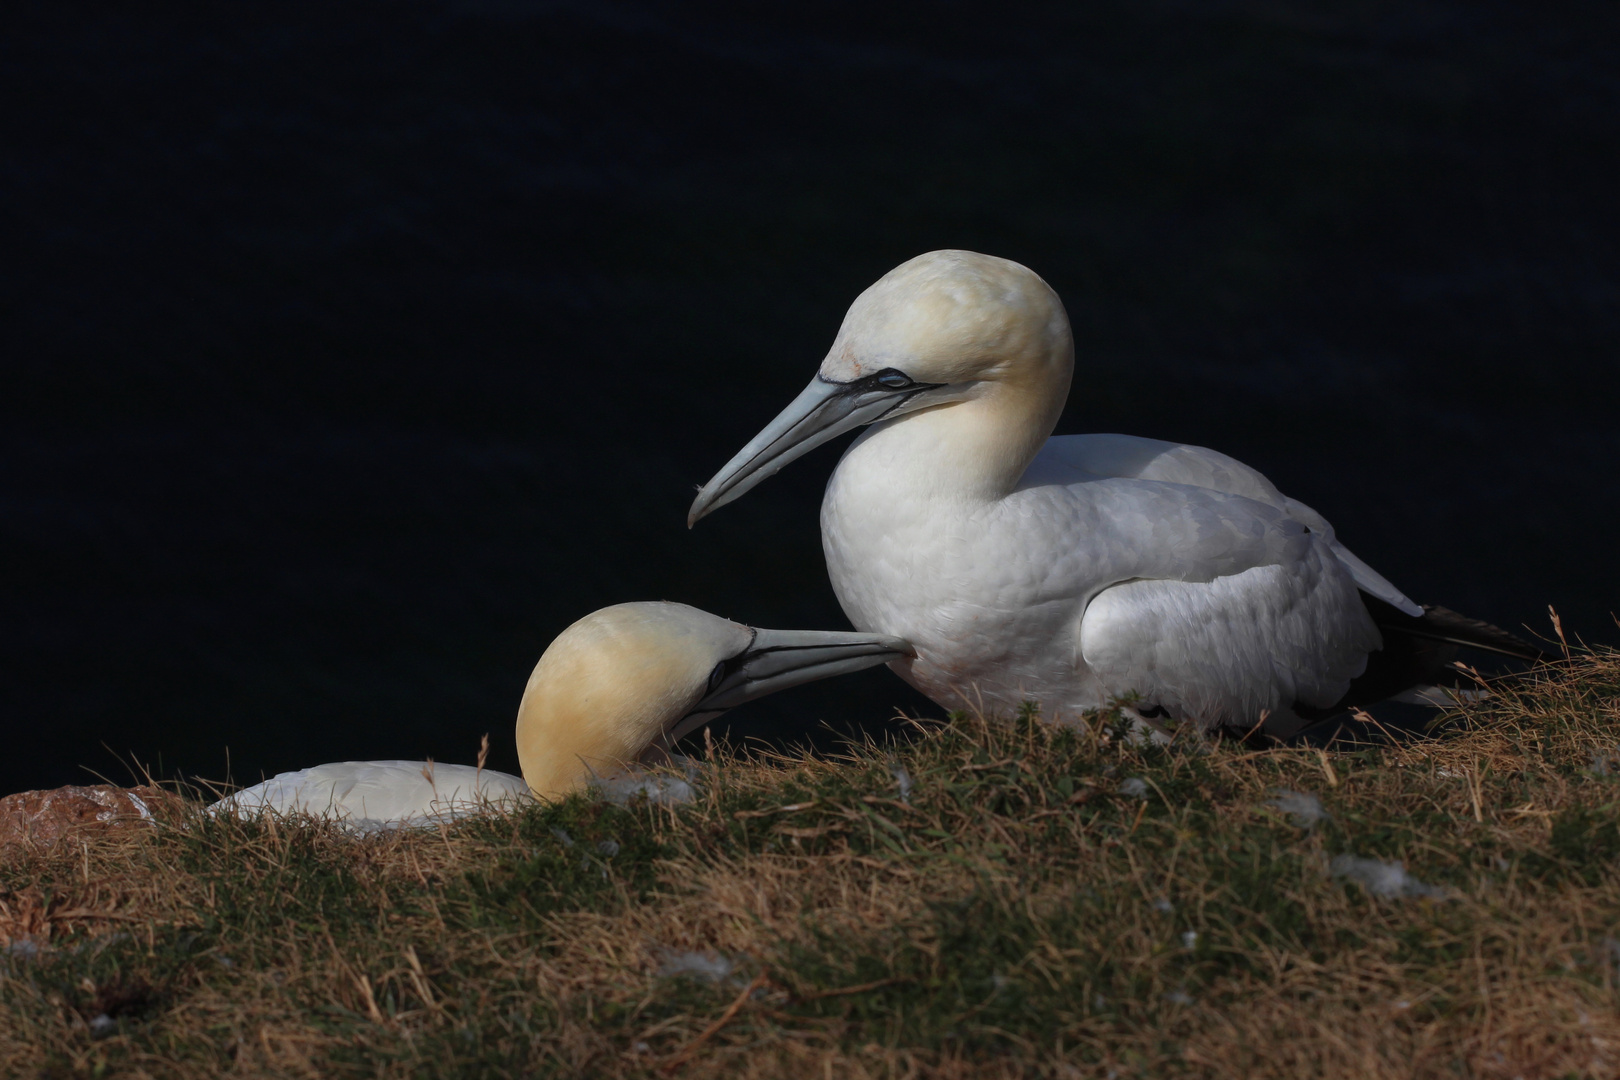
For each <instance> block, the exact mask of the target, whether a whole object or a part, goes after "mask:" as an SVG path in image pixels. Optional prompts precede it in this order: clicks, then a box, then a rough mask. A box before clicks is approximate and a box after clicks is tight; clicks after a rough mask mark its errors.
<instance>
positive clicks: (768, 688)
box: [667, 630, 916, 745]
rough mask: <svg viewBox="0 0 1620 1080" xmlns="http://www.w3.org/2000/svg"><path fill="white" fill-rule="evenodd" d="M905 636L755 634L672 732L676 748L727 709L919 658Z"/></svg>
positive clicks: (671, 740)
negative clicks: (813, 683) (768, 695)
mask: <svg viewBox="0 0 1620 1080" xmlns="http://www.w3.org/2000/svg"><path fill="white" fill-rule="evenodd" d="M914 655H916V654H915V652H914V651H913V649H912V647H911V645H910V643H909V642H907V641H906V640H905V639H904V638H897V637H886V636H884V635H882V634H858V633H856V632H854V631H853V630H851V631H849V632H847V633H846V632H844V631H840V630H755V631H754V641H753V644H751V645H750V646H749V647H748V648H747V649H744V650H743V651H742V652H740V653H738V654H737V655H736V656H734V657H732V658H731V659H730V660H728V661H726V663H725V665H724V669H723V670H724V675H723V676H722V677H721V679H720V681H719V682H718V683H717V684H716V685H715V686H714V687H713V689H711V690H710V691H709V692H708V694H706V695H704V697H703V699H702V700H701V701H699V702H698V703H697V704H696V705H694V706H692V711H691V712H689V713H687V714H686V716H685V718H683V719H682V720H681V722H680V723H679V724H676V725H675V727H674V728H673V729H671V731H670V733H669V735H668V737H667V738H668V743H669V744H670V745H674V743H675V742H677V741H678V740H680V739H681V738H682V737H683V736H685V735H687V734H688V733H690V732H692V731H695V730H697V729H698V728H699V727H702V726H703V725H704V724H706V723H708V722H709V721H710V720H713V719H714V718H715V717H716V716H719V715H720V714H721V713H723V712H725V711H726V710H727V709H733V708H736V707H737V706H738V705H741V704H742V703H743V702H745V701H753V700H754V699H755V698H762V697H764V696H765V695H766V694H774V693H776V692H777V691H778V690H786V689H787V688H788V687H790V686H798V685H800V684H802V683H807V682H815V681H816V680H817V679H827V678H831V677H832V676H834V675H847V674H849V673H850V672H852V671H861V670H864V669H865V668H869V667H876V666H877V665H879V664H886V663H888V662H889V661H890V660H898V659H899V658H901V657H903V656H914Z"/></svg>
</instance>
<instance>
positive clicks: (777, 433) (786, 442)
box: [686, 375, 933, 529]
mask: <svg viewBox="0 0 1620 1080" xmlns="http://www.w3.org/2000/svg"><path fill="white" fill-rule="evenodd" d="M932 388H933V387H932V386H931V385H928V384H920V383H914V384H912V385H911V386H908V387H906V388H904V389H899V390H891V389H889V388H887V387H883V386H878V385H876V384H874V383H873V382H872V381H871V380H869V379H860V380H857V381H856V382H849V383H839V382H832V381H830V380H828V379H824V378H822V377H821V376H820V375H817V376H816V377H815V378H814V379H812V380H811V381H810V385H809V386H807V387H805V388H804V391H803V392H802V393H801V394H799V396H798V397H796V398H794V399H793V402H792V404H790V405H789V406H788V407H787V408H785V409H783V410H782V411H781V413H779V414H778V415H777V417H776V419H775V420H772V421H771V422H770V423H769V424H767V425H765V430H764V431H761V432H760V433H759V434H758V435H755V436H754V437H753V439H751V440H749V443H748V445H747V446H745V447H743V448H742V449H741V450H739V451H737V455H736V456H735V457H733V458H732V459H731V460H730V461H728V462H726V465H725V468H723V469H721V470H720V471H719V472H717V473H715V474H714V478H713V479H711V480H710V481H709V482H708V483H707V484H704V485H703V490H701V491H699V492H698V495H697V499H696V500H694V501H693V503H692V509H691V511H690V512H689V513H688V514H687V515H686V527H687V528H688V529H690V528H691V527H692V526H693V525H696V524H697V522H698V519H699V518H701V517H703V516H704V515H705V514H707V513H709V512H710V511H711V510H718V509H719V508H720V507H722V506H724V505H726V503H728V502H731V501H732V500H733V499H738V498H741V497H742V496H743V495H744V494H745V493H746V492H748V491H750V490H752V488H753V487H754V485H756V484H758V483H760V482H761V481H764V480H767V479H769V478H770V477H772V476H775V475H776V473H777V472H778V471H779V470H780V469H781V468H782V466H784V465H786V464H787V463H788V462H790V461H793V460H795V459H796V458H799V457H802V456H803V455H805V454H808V453H809V452H810V451H812V450H814V449H815V448H816V447H818V446H820V445H821V444H822V443H824V442H826V441H827V440H829V439H836V438H837V437H838V436H840V435H842V434H843V433H844V432H846V431H853V430H855V429H856V428H858V427H860V426H861V425H862V424H870V423H872V422H873V421H874V420H881V419H883V417H884V416H886V415H888V414H889V413H890V412H893V411H894V410H895V409H897V408H899V407H900V406H901V405H903V404H905V402H906V401H908V400H910V399H911V398H912V397H914V396H915V395H917V394H918V393H921V392H922V391H923V390H927V389H932Z"/></svg>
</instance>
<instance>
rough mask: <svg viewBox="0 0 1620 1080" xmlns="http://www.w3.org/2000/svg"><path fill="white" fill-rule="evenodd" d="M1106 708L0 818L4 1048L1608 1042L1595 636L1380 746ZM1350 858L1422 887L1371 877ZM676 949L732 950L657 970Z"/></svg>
mask: <svg viewBox="0 0 1620 1080" xmlns="http://www.w3.org/2000/svg"><path fill="white" fill-rule="evenodd" d="M1106 719H1107V718H1103V720H1101V721H1099V722H1097V723H1094V724H1093V725H1092V726H1090V727H1084V728H1057V727H1052V726H1048V725H1045V724H1043V723H1041V722H1039V720H1038V719H1037V718H1035V717H1033V716H1031V715H1028V714H1027V713H1026V714H1025V715H1021V716H1018V717H1014V718H1010V719H1003V720H992V721H986V720H983V719H979V718H974V717H958V718H956V719H955V720H954V722H953V723H952V724H950V725H947V726H942V727H938V728H936V729H931V730H929V731H927V732H926V733H925V734H923V735H921V736H920V737H919V738H918V739H917V740H916V741H915V742H913V743H912V744H911V745H909V746H904V747H894V748H878V747H865V748H858V749H856V750H854V751H853V752H852V753H851V755H850V756H849V757H848V758H847V759H842V760H833V761H828V760H813V759H802V760H801V759H791V760H790V759H780V760H773V761H766V762H743V761H738V760H732V759H725V758H722V759H717V760H714V761H711V762H708V763H705V764H704V765H703V766H702V767H701V774H700V777H699V779H700V782H701V785H702V794H701V797H700V799H699V801H698V802H696V803H695V804H692V805H689V806H685V807H681V808H677V809H673V810H672V809H670V808H667V807H659V806H651V805H647V804H646V803H639V804H635V805H632V806H630V807H617V806H613V805H610V804H606V803H603V802H600V801H594V800H591V799H587V798H576V799H571V800H569V801H567V802H565V803H562V804H559V805H550V806H540V807H534V808H531V809H528V810H525V811H523V812H521V813H518V814H514V815H512V816H508V817H494V818H489V819H484V820H476V821H470V822H464V823H461V824H458V825H455V826H452V827H448V828H444V829H439V830H434V831H427V832H412V833H399V834H388V835H382V836H374V837H371V838H367V839H360V840H357V839H354V838H352V837H349V836H347V835H345V834H344V833H342V832H340V831H339V830H337V829H335V828H332V827H330V826H326V825H321V824H314V823H302V824H300V823H289V822H276V821H270V820H265V821H259V822H237V821H213V820H210V819H208V818H206V817H204V816H201V815H199V814H197V813H195V812H194V811H192V812H189V813H187V814H186V815H185V816H184V817H183V818H182V819H178V820H174V821H171V822H170V823H169V824H167V825H166V826H165V827H162V828H160V829H157V830H148V831H144V832H138V833H134V834H123V835H113V834H108V835H99V836H87V837H85V838H84V840H83V842H80V841H79V840H75V841H73V842H71V843H65V844H61V845H58V846H57V847H56V848H54V849H52V850H49V851H17V850H15V849H14V850H13V851H12V852H11V853H10V854H9V856H8V858H7V860H6V863H5V866H4V868H3V869H0V938H3V939H4V940H6V941H8V942H11V943H12V947H11V954H12V955H11V956H10V958H9V959H0V1072H3V1073H4V1074H5V1075H8V1076H11V1075H15V1076H46V1077H68V1076H153V1077H159V1076H161V1077H191V1076H198V1077H202V1076H217V1075H233V1074H234V1075H245V1076H289V1077H295V1076H322V1077H325V1076H350V1075H352V1076H407V1075H409V1076H430V1077H431V1076H491V1077H505V1076H513V1077H516V1076H579V1075H590V1076H648V1077H652V1076H663V1075H675V1074H679V1075H686V1076H885V1077H887V1076H894V1077H901V1076H914V1075H924V1076H998V1077H999V1076H1043V1077H1091V1076H1096V1077H1106V1076H1110V1075H1112V1076H1117V1077H1129V1076H1142V1077H1146V1076H1243V1077H1279V1078H1281V1077H1288V1078H1293V1077H1307V1076H1321V1077H1363V1076H1365V1077H1386V1076H1387V1077H1407V1076H1422V1077H1428V1076H1435V1077H1442V1076H1443V1077H1458V1076H1464V1077H1502V1078H1508V1077H1516V1076H1522V1077H1525V1078H1527V1080H1529V1078H1533V1077H1563V1076H1613V1075H1615V1074H1616V1073H1617V1072H1620V1012H1617V1005H1620V997H1617V985H1620V874H1617V865H1616V859H1617V857H1620V768H1617V767H1613V766H1611V765H1610V764H1609V763H1608V761H1607V759H1606V757H1605V756H1604V755H1606V754H1609V753H1611V752H1614V751H1615V750H1616V747H1617V745H1620V740H1617V738H1616V732H1617V721H1620V659H1617V657H1616V656H1615V655H1613V654H1609V653H1601V654H1584V655H1577V656H1576V657H1575V658H1574V659H1573V660H1572V661H1571V662H1569V663H1568V664H1566V665H1561V666H1559V667H1557V668H1548V669H1544V670H1542V671H1539V672H1537V673H1535V674H1534V675H1533V676H1532V677H1531V678H1530V679H1529V680H1528V681H1527V682H1525V683H1524V684H1522V685H1521V686H1519V687H1518V688H1516V689H1506V690H1503V691H1501V692H1499V693H1498V694H1497V695H1496V696H1495V697H1494V698H1493V699H1492V700H1490V701H1489V702H1487V703H1484V704H1480V705H1475V706H1470V707H1469V708H1468V710H1467V711H1466V713H1465V714H1459V715H1457V716H1455V717H1453V718H1451V720H1450V722H1449V724H1448V730H1447V731H1446V732H1445V733H1444V734H1443V735H1441V736H1438V737H1436V738H1433V739H1420V740H1414V741H1410V742H1408V743H1406V744H1404V745H1382V746H1359V747H1356V746H1351V747H1339V748H1336V749H1334V750H1330V751H1327V752H1319V751H1316V750H1311V749H1297V748H1296V749H1286V748H1284V749H1269V750H1256V749H1254V748H1251V747H1246V746H1242V745H1238V744H1221V745H1217V746H1214V747H1207V746H1204V745H1202V744H1197V745H1193V744H1188V745H1181V744H1173V745H1171V746H1169V747H1139V746H1132V745H1129V744H1128V743H1126V742H1125V741H1124V740H1121V739H1119V738H1117V737H1115V733H1113V732H1111V731H1110V730H1109V725H1108V724H1107V723H1106ZM902 770H903V774H904V776H906V777H907V778H909V781H910V783H909V795H906V794H905V793H904V792H903V790H902V788H903V785H902V783H901V780H900V778H899V775H900V774H901V772H902ZM1132 781H1140V784H1137V783H1132ZM1279 789H1286V790H1289V791H1298V792H1309V793H1312V794H1314V795H1315V796H1317V797H1318V798H1319V799H1320V801H1321V804H1322V806H1323V808H1324V809H1325V810H1326V811H1327V813H1328V815H1330V816H1328V817H1325V818H1323V819H1321V820H1320V821H1318V822H1317V823H1315V824H1314V825H1312V826H1309V827H1305V826H1302V825H1300V824H1297V823H1296V822H1295V820H1294V819H1292V818H1291V817H1290V816H1289V814H1287V813H1285V812H1284V811H1283V810H1281V809H1278V808H1277V807H1274V806H1272V805H1269V803H1270V801H1271V800H1272V799H1273V798H1274V796H1275V793H1276V791H1278V790H1279ZM1136 791H1140V794H1135V793H1134V792H1136ZM1346 854H1350V855H1355V856H1359V857H1363V858H1378V859H1382V860H1386V861H1400V862H1404V863H1405V865H1406V868H1407V870H1408V872H1409V873H1410V874H1411V875H1412V877H1413V878H1415V879H1416V880H1417V881H1419V882H1421V883H1423V884H1425V885H1428V886H1434V887H1436V888H1438V889H1440V890H1443V894H1442V895H1439V896H1435V895H1411V896H1393V897H1390V896H1379V895H1375V894H1374V893H1373V892H1371V891H1369V889H1368V887H1365V886H1363V885H1361V884H1358V883H1356V882H1354V881H1352V880H1349V879H1346V878H1343V877H1336V876H1335V875H1334V874H1333V872H1332V869H1331V868H1332V866H1333V861H1332V860H1333V859H1334V857H1335V856H1340V855H1346ZM19 943H21V944H19ZM693 952H695V953H697V954H699V955H700V956H702V957H706V958H707V959H708V961H709V962H710V963H713V964H719V965H720V966H721V968H722V969H726V970H723V972H722V973H721V975H720V977H719V978H718V979H717V980H714V981H711V980H710V979H708V978H704V977H701V976H694V975H691V974H682V975H674V974H669V973H668V968H669V965H670V963H671V958H672V957H675V956H678V955H680V954H682V953H693Z"/></svg>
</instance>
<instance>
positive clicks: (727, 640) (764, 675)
mask: <svg viewBox="0 0 1620 1080" xmlns="http://www.w3.org/2000/svg"><path fill="white" fill-rule="evenodd" d="M909 651H910V647H909V646H908V645H907V644H906V643H905V642H904V641H901V640H900V639H898V638H895V637H889V636H885V635H881V634H860V633H853V632H846V631H823V630H758V629H755V628H753V627H750V626H743V625H742V624H741V623H734V622H731V621H730V620H728V619H722V618H720V617H719V616H717V615H710V614H709V613H708V612H706V611H699V610H698V609H697V608H694V607H688V606H686V605H685V604H673V603H637V604H618V605H616V606H614V607H607V608H603V609H602V610H600V611H597V612H594V613H592V614H590V615H587V616H585V617H584V618H583V619H581V620H579V621H578V622H576V623H574V624H573V625H572V626H570V627H569V628H568V629H566V630H564V631H563V632H562V633H561V634H559V635H557V639H556V640H555V641H553V642H552V643H551V645H550V646H549V647H548V648H547V649H546V651H545V654H544V655H542V656H541V657H540V662H539V663H537V664H536V665H535V667H534V672H533V674H531V675H530V676H529V684H528V686H527V687H526V688H525V689H524V691H523V701H522V703H521V704H519V706H518V717H517V750H518V762H519V764H520V765H521V766H522V768H523V775H522V776H521V777H518V776H512V775H511V774H509V773H500V772H494V771H493V770H490V769H476V768H474V767H472V766H470V765H444V764H438V763H433V762H425V761H344V762H337V763H334V764H330V765H317V766H315V767H314V768H311V769H300V770H298V771H297V772H287V773H281V774H280V775H278V776H275V777H272V778H271V779H269V780H266V781H264V782H263V783H261V784H257V785H255V786H253V787H250V788H247V789H245V790H243V791H240V792H237V793H236V794H234V795H231V796H228V797H226V798H225V799H222V800H220V801H219V802H218V803H216V804H215V805H216V806H218V807H221V808H225V809H228V810H230V811H232V812H235V813H241V814H247V813H256V812H259V811H260V810H263V809H270V810H274V811H278V812H280V813H295V812H296V813H308V814H317V815H328V816H332V817H337V818H344V819H347V820H349V821H350V822H352V823H355V824H359V825H361V826H362V827H365V826H384V825H389V824H398V823H403V822H409V821H411V820H413V819H430V818H433V817H444V816H448V817H454V816H456V815H457V814H459V813H466V812H469V811H472V810H476V809H479V808H482V807H484V806H487V805H503V804H512V803H514V802H517V801H521V800H524V799H528V798H530V797H531V796H537V797H539V798H542V799H556V798H561V797H562V796H565V795H567V794H569V793H570V792H573V791H578V790H579V789H581V788H583V787H584V786H585V785H586V784H587V782H589V781H590V780H591V779H592V778H593V777H611V776H613V775H615V774H617V773H620V772H621V771H623V770H625V769H626V768H627V767H629V766H634V765H636V764H656V763H659V762H662V761H665V760H667V759H668V754H669V752H670V750H671V748H672V747H673V746H674V745H675V743H676V742H677V741H678V740H679V739H680V738H682V737H683V736H685V735H687V734H688V733H690V732H692V731H695V730H697V729H698V728H699V727H701V726H703V725H704V724H706V723H708V722H709V721H711V720H713V719H714V718H715V717H717V716H719V715H720V714H721V713H723V712H725V711H726V710H727V709H730V708H733V707H735V706H737V705H741V704H742V703H743V702H745V701H752V700H754V699H755V698H759V697H764V696H765V695H766V694H773V693H775V692H776V691H778V690H785V689H787V688H788V687H790V686H798V685H799V684H800V683H807V682H813V681H814V680H816V679H824V678H827V677H829V676H832V675H842V674H845V673H847V672H851V671H859V670H861V669H862V668H869V667H873V666H875V665H877V664H881V663H885V662H887V661H889V660H892V659H895V658H896V657H899V656H904V655H906V654H907V653H908V652H909Z"/></svg>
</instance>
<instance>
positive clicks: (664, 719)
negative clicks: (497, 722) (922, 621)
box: [517, 603, 911, 798]
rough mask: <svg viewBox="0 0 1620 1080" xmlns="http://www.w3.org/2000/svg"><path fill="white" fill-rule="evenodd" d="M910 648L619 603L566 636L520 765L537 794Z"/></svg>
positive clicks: (554, 651) (544, 677) (525, 734)
mask: <svg viewBox="0 0 1620 1080" xmlns="http://www.w3.org/2000/svg"><path fill="white" fill-rule="evenodd" d="M909 655H911V647H910V646H909V645H908V644H907V643H906V642H905V641H903V640H901V639H900V638H895V637H884V636H882V635H878V634H858V633H855V632H853V631H851V632H848V633H845V632H841V631H819V630H760V629H755V628H753V627H749V626H744V625H742V624H741V623H734V622H731V621H730V620H728V619H722V618H720V617H719V616H717V615H710V614H709V613H708V612H706V611H700V610H698V609H697V608H694V607H688V606H686V605H685V604H673V603H636V604H618V605H615V606H613V607H608V608H603V609H602V610H600V611H597V612H594V613H592V614H590V615H587V616H586V617H585V618H583V619H581V620H579V621H578V622H576V623H574V624H573V625H572V626H570V627H569V628H568V629H566V630H564V631H563V632H562V633H561V634H559V635H558V636H557V639H556V640H555V641H553V642H552V643H551V645H550V647H548V648H547V649H546V651H545V654H544V655H543V656H541V657H540V662H539V663H538V664H536V665H535V668H534V673H533V674H532V675H530V676H529V685H528V687H527V688H526V689H525V690H524V692H523V701H522V703H521V704H520V705H519V706H518V718H517V748H518V760H519V761H520V762H521V764H522V766H523V778H524V779H525V780H527V781H528V784H529V787H530V788H531V789H532V790H533V791H534V793H535V794H536V795H539V796H541V797H543V798H555V797H560V796H562V795H566V794H567V793H569V792H570V791H574V790H577V789H578V788H580V787H581V786H583V785H584V784H585V782H586V781H587V780H588V779H589V778H590V776H591V775H592V774H593V773H594V774H596V775H611V774H612V773H614V772H616V771H618V770H620V769H622V768H623V767H625V766H626V765H630V764H633V763H635V762H637V761H640V760H646V759H650V758H657V757H662V755H663V754H664V753H665V752H667V750H668V749H669V747H671V746H673V745H674V743H675V741H676V740H678V739H680V738H681V737H682V736H684V735H686V734H688V733H689V732H691V731H694V730H696V729H697V728H699V727H701V726H702V725H703V724H706V723H708V722H709V721H710V720H713V719H714V718H715V717H717V716H719V715H720V714H721V713H723V712H725V711H726V710H727V709H730V708H732V707H734V706H737V705H741V704H742V703H743V702H745V701H752V700H753V699H754V698H758V697H764V696H765V695H766V694H771V693H774V692H776V691H777V690H783V689H786V688H787V687H790V686H797V685H799V684H800V683H806V682H812V681H814V680H816V679H822V678H826V677H828V676H831V675H840V674H844V673H846V672H851V671H859V670H861V669H862V668H868V667H874V666H876V665H878V664H882V663H886V662H888V661H890V660H894V659H897V658H899V657H902V656H909Z"/></svg>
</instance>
